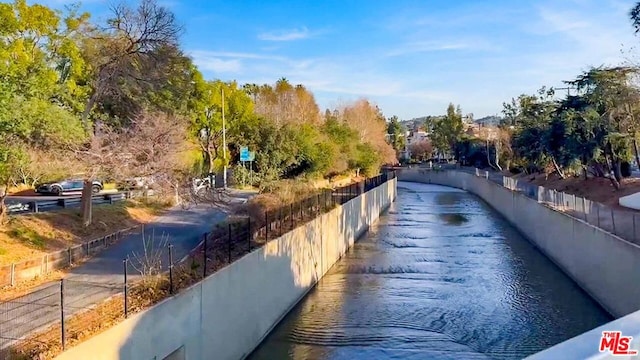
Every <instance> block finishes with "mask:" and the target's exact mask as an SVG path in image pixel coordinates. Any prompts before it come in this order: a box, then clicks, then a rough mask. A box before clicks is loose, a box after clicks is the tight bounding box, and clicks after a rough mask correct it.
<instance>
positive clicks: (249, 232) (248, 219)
mask: <svg viewBox="0 0 640 360" xmlns="http://www.w3.org/2000/svg"><path fill="white" fill-rule="evenodd" d="M247 240H248V241H247V242H248V243H249V252H251V218H250V217H247Z"/></svg>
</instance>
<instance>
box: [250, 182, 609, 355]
mask: <svg viewBox="0 0 640 360" xmlns="http://www.w3.org/2000/svg"><path fill="white" fill-rule="evenodd" d="M398 186H399V189H398V190H399V192H398V197H397V200H396V202H395V203H394V204H393V205H392V206H391V208H390V209H389V211H388V213H387V214H386V215H385V216H383V217H381V219H380V221H379V222H378V223H377V224H376V225H375V226H374V227H372V228H371V231H370V232H369V233H368V234H367V235H365V236H364V237H363V238H362V239H360V240H359V241H358V242H357V243H356V245H355V246H354V248H353V249H352V250H351V251H350V252H349V253H348V254H347V255H345V257H344V258H343V259H342V260H340V261H339V262H338V263H336V264H335V266H334V267H333V268H332V269H331V270H330V271H329V273H328V274H327V275H326V276H325V277H324V278H323V279H322V281H321V282H320V283H319V284H318V286H317V287H316V288H315V289H314V290H312V291H311V292H310V293H309V295H308V296H307V297H306V298H305V299H304V300H302V301H301V302H300V304H299V305H298V306H297V307H296V308H295V309H294V310H293V311H292V312H291V313H290V314H289V315H287V317H286V318H285V319H284V320H283V321H282V323H281V324H280V325H279V326H278V327H277V328H276V329H275V330H274V331H273V332H272V333H271V334H270V335H269V337H267V339H266V340H265V342H264V343H263V344H262V345H261V346H260V347H259V348H258V349H257V350H256V351H255V352H254V353H253V354H252V355H251V357H250V358H251V359H254V360H255V359H269V360H271V359H488V358H495V359H521V358H523V357H525V356H527V355H530V354H532V353H535V352H538V351H540V350H543V349H545V348H547V347H549V346H552V345H555V344H557V343H559V342H562V341H564V340H566V339H569V338H571V337H573V336H576V335H578V334H580V333H582V332H584V331H587V330H590V329H592V328H595V327H597V326H599V325H602V324H604V323H606V322H608V321H610V320H611V318H610V317H609V316H608V315H607V314H606V313H605V312H604V311H603V310H602V309H601V308H600V307H599V306H598V305H597V304H596V303H595V302H594V301H592V300H591V299H590V298H589V297H588V296H587V295H586V294H585V293H584V292H582V291H581V290H580V289H579V288H578V286H577V285H576V284H575V283H574V282H572V281H571V280H570V279H569V278H568V277H567V276H565V275H564V274H563V273H562V272H561V271H560V270H559V269H558V268H557V267H556V266H555V265H554V264H553V263H551V262H550V261H549V260H548V259H547V258H546V257H545V256H544V255H542V254H541V253H540V252H539V251H538V250H536V249H535V248H534V247H533V246H532V245H531V244H530V243H529V242H527V241H526V240H525V239H524V238H523V237H522V236H521V235H519V234H518V233H517V232H516V231H515V230H514V229H513V228H512V227H511V226H510V225H509V224H508V223H507V222H506V221H505V220H504V219H502V218H501V217H500V216H499V215H498V214H497V213H496V212H495V211H493V210H492V209H491V208H490V207H489V206H487V205H486V204H485V203H483V202H482V201H481V200H479V199H478V198H477V197H475V196H473V195H471V194H469V193H466V192H463V191H460V190H456V189H452V188H447V187H441V186H437V185H426V184H414V183H402V182H401V183H399V185H398ZM540 226H544V224H540ZM557 240H558V241H561V240H562V239H557Z"/></svg>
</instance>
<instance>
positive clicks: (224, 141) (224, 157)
mask: <svg viewBox="0 0 640 360" xmlns="http://www.w3.org/2000/svg"><path fill="white" fill-rule="evenodd" d="M220 93H221V94H222V161H223V165H224V166H223V170H222V183H223V186H224V188H225V189H226V188H227V128H226V124H225V121H224V86H223V87H222V88H221V89H220Z"/></svg>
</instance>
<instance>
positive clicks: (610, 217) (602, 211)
mask: <svg viewBox="0 0 640 360" xmlns="http://www.w3.org/2000/svg"><path fill="white" fill-rule="evenodd" d="M475 175H476V176H478V177H483V178H486V179H489V180H491V181H493V182H495V183H497V184H500V185H502V186H504V187H505V188H507V189H510V190H513V191H517V192H519V193H521V194H523V195H525V196H527V197H529V198H531V199H534V200H536V201H538V202H539V203H542V204H545V205H547V206H549V207H551V208H552V209H554V210H557V211H561V212H564V213H566V214H568V215H571V216H573V217H575V218H578V219H581V220H583V221H585V222H587V223H589V224H591V225H594V226H597V227H599V228H601V229H603V230H606V231H608V232H610V233H612V234H615V235H617V236H619V237H621V238H623V239H625V240H627V241H629V242H632V243H635V244H639V245H640V216H639V215H638V214H637V213H636V212H634V211H629V210H621V209H615V208H613V207H611V206H607V205H604V204H602V203H599V202H596V201H591V200H589V199H585V198H583V197H580V196H577V195H573V194H567V193H565V192H562V191H556V190H554V189H547V188H545V187H543V186H538V185H534V184H530V183H527V182H524V181H519V180H518V179H513V178H510V177H507V176H502V175H500V174H497V173H490V172H488V171H485V170H479V169H475Z"/></svg>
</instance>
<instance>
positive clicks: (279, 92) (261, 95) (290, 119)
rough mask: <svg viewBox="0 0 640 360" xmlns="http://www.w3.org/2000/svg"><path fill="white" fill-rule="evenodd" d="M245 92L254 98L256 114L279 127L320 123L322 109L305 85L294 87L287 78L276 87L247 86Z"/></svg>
mask: <svg viewBox="0 0 640 360" xmlns="http://www.w3.org/2000/svg"><path fill="white" fill-rule="evenodd" d="M244 88H245V91H247V93H248V94H250V95H251V96H252V97H253V101H254V103H255V111H256V114H258V115H260V116H263V117H265V118H267V119H270V120H271V121H273V122H274V123H275V125H277V126H281V125H284V124H314V125H318V124H319V123H320V120H321V118H320V109H319V108H318V105H317V103H316V100H315V97H314V96H313V94H312V93H311V92H310V91H309V90H307V89H306V88H305V87H304V85H301V84H298V85H295V86H294V85H292V84H291V83H290V82H289V80H287V79H286V78H281V79H279V80H278V81H276V83H275V85H273V86H272V85H268V84H264V85H262V86H258V85H256V84H247V85H245V86H244Z"/></svg>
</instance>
